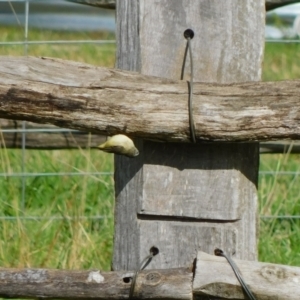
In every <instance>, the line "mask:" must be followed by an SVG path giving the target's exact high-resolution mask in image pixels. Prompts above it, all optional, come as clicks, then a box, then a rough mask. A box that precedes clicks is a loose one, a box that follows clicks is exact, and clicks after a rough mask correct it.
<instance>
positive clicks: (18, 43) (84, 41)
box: [0, 40, 116, 46]
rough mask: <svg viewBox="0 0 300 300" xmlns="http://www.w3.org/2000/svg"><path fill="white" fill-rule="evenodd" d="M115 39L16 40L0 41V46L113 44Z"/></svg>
mask: <svg viewBox="0 0 300 300" xmlns="http://www.w3.org/2000/svg"><path fill="white" fill-rule="evenodd" d="M115 43H116V41H115V40H101V41H98V40H60V41H27V42H24V41H16V42H0V46H5V45H6V46H12V45H14V46H15V45H25V44H26V45H49V44H56V45H61V44H67V45H68V44H71V45H72V44H75V45H78V44H115Z"/></svg>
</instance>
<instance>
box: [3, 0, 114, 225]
mask: <svg viewBox="0 0 300 300" xmlns="http://www.w3.org/2000/svg"><path fill="white" fill-rule="evenodd" d="M54 2H55V3H54ZM64 2H65V1H53V0H38V1H35V0H10V1H8V0H0V5H2V6H1V7H2V8H3V7H4V5H5V4H7V7H6V10H7V12H8V14H10V15H11V18H12V19H13V20H15V23H16V26H18V30H19V31H20V32H21V31H23V39H21V40H14V41H9V40H6V41H1V42H0V46H2V47H12V46H22V47H23V54H24V55H25V56H27V55H28V52H29V51H28V49H29V47H30V46H36V45H58V46H59V45H108V44H115V40H113V39H84V40H79V39H78V40H77V39H76V40H70V39H62V40H29V32H30V27H29V24H30V11H31V5H32V4H40V3H49V4H51V5H53V4H56V5H57V10H56V14H57V15H59V13H60V9H59V7H61V6H64V5H70V8H71V9H72V6H71V4H68V3H67V2H65V3H64ZM16 3H18V4H23V5H24V7H23V11H22V8H20V7H18V8H19V10H18V11H17V10H16V9H15V6H14V5H15V4H16ZM8 6H9V9H7V8H8ZM79 6H82V5H80V4H79ZM40 13H41V12H40ZM82 16H83V17H84V18H85V20H87V18H88V14H85V15H82ZM63 17H64V15H62V16H61V22H62V24H63ZM110 17H111V18H112V16H110ZM0 18H1V9H0ZM77 18H78V17H77ZM99 18H101V16H99ZM21 19H23V20H24V23H22V21H21ZM41 25H42V24H41ZM0 26H3V24H2V25H0ZM84 27H85V25H84V24H83V29H82V32H84ZM62 30H66V28H62ZM68 30H72V28H68ZM21 124H22V127H21V129H1V134H8V133H12V134H21V160H20V162H19V163H20V166H21V170H20V172H0V177H1V178H20V179H21V190H20V203H21V205H20V207H21V211H20V212H19V213H18V215H17V216H6V215H0V220H9V221H16V220H33V221H37V220H45V219H49V220H72V219H73V218H75V217H70V216H56V215H55V216H32V215H26V213H25V211H24V208H25V206H26V205H25V204H26V180H28V178H36V177H51V176H53V177H62V176H68V177H71V176H72V177H74V176H77V177H78V176H90V177H91V176H110V177H111V176H112V175H113V172H100V171H99V172H98V171H97V172H83V171H80V170H79V171H77V172H27V170H26V155H28V150H27V135H28V134H29V133H33V134H34V133H37V134H38V133H49V134H51V133H61V134H72V133H73V134H74V133H78V132H79V131H77V130H71V129H64V128H55V126H53V127H52V128H44V127H43V126H42V125H41V126H40V128H34V129H30V128H27V122H25V121H23V122H22V123H21ZM3 145H5V141H4V142H3V144H2V146H3ZM29 155H30V154H29ZM106 217H107V216H105V215H89V216H76V219H83V220H84V219H89V220H101V219H104V218H106Z"/></svg>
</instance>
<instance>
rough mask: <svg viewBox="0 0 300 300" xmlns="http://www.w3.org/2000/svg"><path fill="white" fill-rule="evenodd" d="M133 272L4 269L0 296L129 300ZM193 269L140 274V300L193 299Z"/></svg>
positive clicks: (136, 291)
mask: <svg viewBox="0 0 300 300" xmlns="http://www.w3.org/2000/svg"><path fill="white" fill-rule="evenodd" d="M133 274H134V273H133V272H128V271H120V272H101V271H99V270H89V271H74V270H51V269H4V268H0V297H5V298H20V297H26V298H38V299H49V298H51V299H53V298H54V299H97V300H102V299H103V300H114V299H115V300H119V299H128V298H129V290H130V286H131V280H132V279H131V278H132V276H133ZM192 274H193V273H192V272H191V270H189V269H186V268H182V269H171V270H149V271H141V272H139V274H138V276H137V280H136V284H135V289H134V297H136V298H138V299H165V300H167V299H170V300H171V299H180V300H181V299H182V300H191V299H192Z"/></svg>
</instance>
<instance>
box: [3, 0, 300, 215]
mask: <svg viewBox="0 0 300 300" xmlns="http://www.w3.org/2000/svg"><path fill="white" fill-rule="evenodd" d="M35 2H39V3H41V2H45V3H47V2H48V3H50V2H52V4H53V0H39V1H34V0H27V1H26V0H11V1H7V0H0V5H1V3H2V4H3V3H6V4H7V5H8V6H9V7H10V10H11V11H10V13H11V18H14V20H15V22H16V24H17V25H18V26H19V28H20V30H22V31H23V40H14V41H10V40H6V41H0V46H2V47H12V46H22V47H23V54H24V55H28V49H29V47H31V46H37V45H56V46H60V45H80V44H82V45H85V44H94V45H107V44H114V43H115V41H114V40H112V39H80V40H79V39H78V40H29V38H28V37H29V31H30V28H29V24H30V9H31V5H32V4H33V3H35ZM56 2H57V5H61V4H62V2H60V3H59V1H56ZM14 3H19V4H20V3H22V4H24V7H23V12H22V13H21V12H20V11H19V12H17V11H16V10H15V9H14ZM21 15H23V17H22V20H24V23H22V22H21V21H20V16H21ZM86 17H87V16H86ZM62 18H63V16H62ZM266 43H281V44H284V43H289V44H292V43H294V44H296V43H300V40H299V39H280V40H270V39H268V40H266ZM1 132H2V134H5V133H15V134H21V136H22V142H21V153H22V155H21V161H20V165H21V168H20V172H0V177H1V178H12V177H15V178H17V177H18V178H21V190H20V201H21V207H22V208H24V207H25V204H26V180H28V179H29V178H36V177H50V176H53V177H54V176H60V177H61V176H70V177H71V176H99V177H101V176H112V175H113V173H112V172H100V171H99V172H98V171H97V172H84V171H80V172H79V171H77V172H28V171H27V170H26V163H25V161H26V155H27V151H28V150H27V135H28V134H29V133H41V132H42V133H49V134H50V133H65V134H72V133H76V132H77V131H76V130H69V129H63V128H54V127H53V128H43V127H42V126H41V127H40V128H35V129H31V128H27V123H26V122H22V128H21V129H20V128H17V129H2V130H1ZM259 175H260V176H273V177H274V176H275V177H278V176H293V177H294V178H298V177H299V175H300V170H296V171H278V170H277V171H276V170H270V171H260V172H259ZM20 218H21V219H22V218H23V219H24V220H40V219H45V218H48V219H53V220H54V219H64V218H65V217H60V216H47V217H40V216H30V215H29V216H27V215H25V213H24V214H21V215H20V216H5V215H2V216H0V219H5V220H17V219H20ZM67 218H68V219H70V218H71V217H67ZM77 218H78V216H77ZM79 218H82V219H86V218H90V219H103V218H105V216H103V215H93V216H92V215H90V216H79ZM260 218H262V219H272V218H278V219H300V215H290V216H288V215H280V214H279V215H274V216H272V215H261V216H260Z"/></svg>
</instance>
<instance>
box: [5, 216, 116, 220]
mask: <svg viewBox="0 0 300 300" xmlns="http://www.w3.org/2000/svg"><path fill="white" fill-rule="evenodd" d="M110 218H111V217H110V216H78V217H77V216H76V217H69V216H66V217H63V216H49V217H41V216H19V217H14V216H0V220H4V221H17V220H26V221H42V220H70V221H72V220H78V219H79V220H103V219H110Z"/></svg>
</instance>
